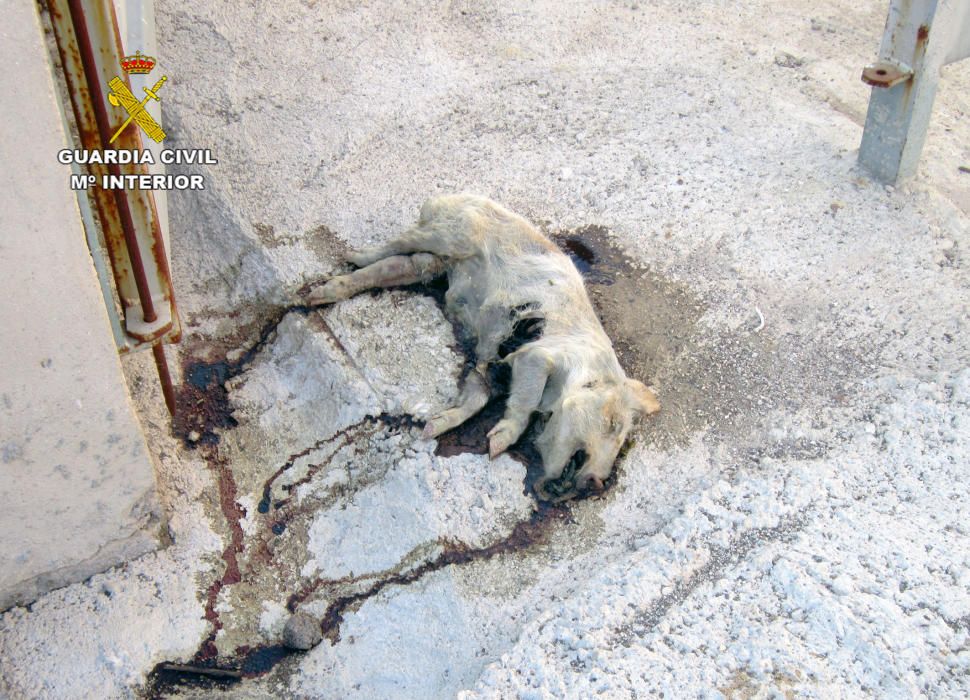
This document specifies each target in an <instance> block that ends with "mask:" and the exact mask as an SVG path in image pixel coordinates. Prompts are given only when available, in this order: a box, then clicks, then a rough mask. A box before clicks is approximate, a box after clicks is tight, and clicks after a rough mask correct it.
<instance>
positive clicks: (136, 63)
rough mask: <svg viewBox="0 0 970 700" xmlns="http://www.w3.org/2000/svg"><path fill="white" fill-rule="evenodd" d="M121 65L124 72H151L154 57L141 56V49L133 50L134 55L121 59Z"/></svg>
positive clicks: (153, 65)
mask: <svg viewBox="0 0 970 700" xmlns="http://www.w3.org/2000/svg"><path fill="white" fill-rule="evenodd" d="M121 67H122V69H124V71H125V73H151V72H152V68H154V67H155V57H154V56H142V53H141V51H135V55H134V56H125V57H124V58H123V59H121Z"/></svg>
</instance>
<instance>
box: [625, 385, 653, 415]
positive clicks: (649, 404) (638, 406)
mask: <svg viewBox="0 0 970 700" xmlns="http://www.w3.org/2000/svg"><path fill="white" fill-rule="evenodd" d="M626 388H627V395H628V396H629V404H630V408H632V409H633V410H634V411H636V412H638V413H642V414H643V415H645V416H649V415H650V414H652V413H656V412H657V411H659V410H660V402H659V401H657V395H656V394H654V393H653V392H652V391H651V390H650V389H649V388H647V386H646V385H644V383H643V382H638V381H637V380H636V379H627V380H626Z"/></svg>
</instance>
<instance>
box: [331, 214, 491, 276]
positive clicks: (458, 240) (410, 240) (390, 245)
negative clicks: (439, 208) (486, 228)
mask: <svg viewBox="0 0 970 700" xmlns="http://www.w3.org/2000/svg"><path fill="white" fill-rule="evenodd" d="M471 252H472V251H471V250H469V245H468V239H467V236H464V235H462V234H461V233H460V227H459V229H456V228H455V224H454V222H443V221H439V222H429V223H425V224H419V225H417V226H414V227H412V228H410V229H408V230H407V231H405V232H404V233H403V234H401V235H400V236H398V237H397V238H394V239H392V240H390V241H388V242H387V243H385V244H384V245H379V246H373V247H370V248H363V249H361V250H359V251H357V252H356V253H351V254H350V255H348V256H347V260H348V261H349V262H351V263H353V264H354V265H357V266H358V267H364V266H366V265H372V264H373V263H375V262H377V261H378V260H382V259H384V258H387V257H390V256H393V255H409V254H412V253H431V254H432V255H437V256H440V257H444V258H463V257H467V256H468V255H470V254H471Z"/></svg>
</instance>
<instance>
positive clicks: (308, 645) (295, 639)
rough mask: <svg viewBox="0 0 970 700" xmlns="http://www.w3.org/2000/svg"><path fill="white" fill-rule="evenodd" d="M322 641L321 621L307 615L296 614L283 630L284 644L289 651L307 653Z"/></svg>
mask: <svg viewBox="0 0 970 700" xmlns="http://www.w3.org/2000/svg"><path fill="white" fill-rule="evenodd" d="M322 639H323V632H322V631H321V630H320V621H319V620H317V619H316V618H315V617H311V616H310V615H307V614H306V613H302V612H298V613H296V614H294V615H293V617H291V618H290V619H289V620H287V621H286V627H284V628H283V644H284V645H286V647H287V648H289V649H300V650H303V651H306V650H307V649H312V648H313V647H315V646H316V645H317V644H319V643H320V642H321V640H322Z"/></svg>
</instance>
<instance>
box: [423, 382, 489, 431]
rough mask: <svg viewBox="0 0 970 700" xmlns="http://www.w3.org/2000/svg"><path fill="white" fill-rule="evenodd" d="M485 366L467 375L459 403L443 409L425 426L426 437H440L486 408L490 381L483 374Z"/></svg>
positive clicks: (459, 396)
mask: <svg viewBox="0 0 970 700" xmlns="http://www.w3.org/2000/svg"><path fill="white" fill-rule="evenodd" d="M482 370H484V367H482V368H475V369H473V370H472V371H471V372H469V374H468V376H467V377H465V385H464V386H463V387H462V389H461V393H460V394H459V395H458V405H457V406H454V407H452V408H449V409H448V410H446V411H442V412H441V413H439V414H438V415H436V416H435V417H434V418H432V419H431V420H429V421H428V422H427V423H426V424H425V426H424V433H423V434H424V437H426V438H433V437H438V436H439V435H441V434H442V433H446V432H448V431H449V430H451V429H452V428H457V427H458V426H459V425H461V424H462V423H464V422H465V421H466V420H468V419H469V418H471V417H472V416H474V415H475V414H476V413H478V412H479V411H481V410H482V409H483V408H485V404H487V403H488V398H489V394H490V392H489V390H488V383H487V382H486V381H485V377H484V374H483V371H482Z"/></svg>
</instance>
